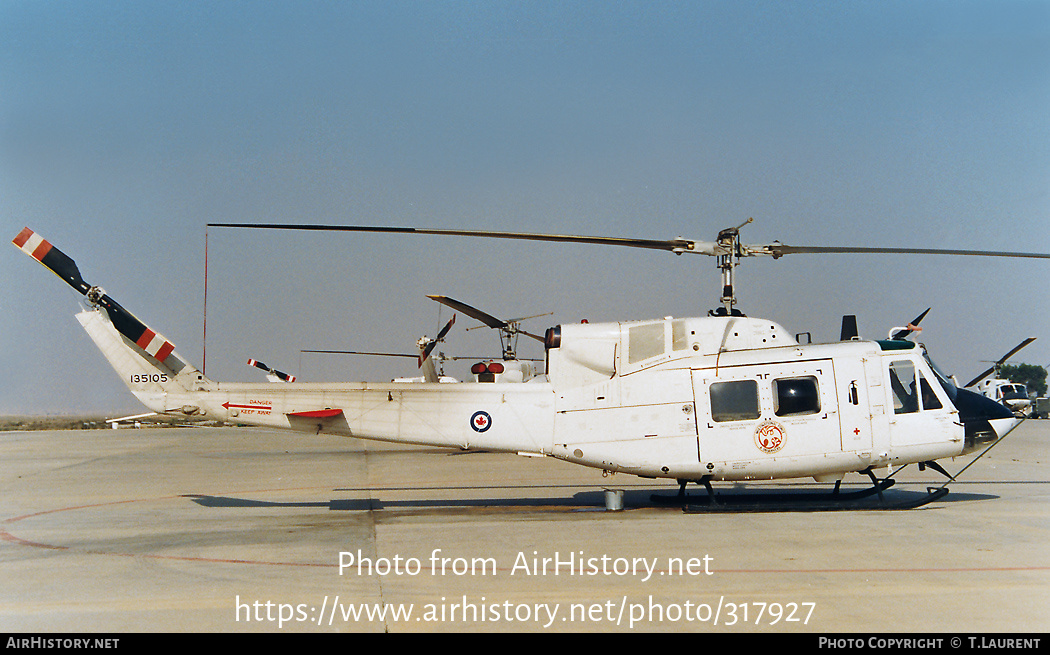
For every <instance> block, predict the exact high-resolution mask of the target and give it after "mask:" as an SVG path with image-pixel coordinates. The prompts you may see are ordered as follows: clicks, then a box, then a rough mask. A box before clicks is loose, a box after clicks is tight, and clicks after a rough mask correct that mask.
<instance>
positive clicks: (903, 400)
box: [890, 360, 919, 414]
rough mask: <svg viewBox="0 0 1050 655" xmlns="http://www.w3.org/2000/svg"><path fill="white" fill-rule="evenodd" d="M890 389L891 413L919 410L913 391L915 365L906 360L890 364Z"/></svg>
mask: <svg viewBox="0 0 1050 655" xmlns="http://www.w3.org/2000/svg"><path fill="white" fill-rule="evenodd" d="M890 390H891V391H892V392H893V413H894V414H910V413H912V412H917V411H919V398H918V396H917V395H916V393H915V365H914V364H912V363H911V362H910V361H908V360H901V361H896V362H893V363H892V364H890Z"/></svg>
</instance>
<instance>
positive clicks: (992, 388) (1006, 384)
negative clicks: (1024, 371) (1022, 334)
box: [966, 337, 1035, 416]
mask: <svg viewBox="0 0 1050 655" xmlns="http://www.w3.org/2000/svg"><path fill="white" fill-rule="evenodd" d="M1033 341H1035V337H1028V338H1027V339H1025V340H1024V341H1022V342H1021V343H1020V344H1018V345H1017V346H1015V347H1014V349H1013V350H1011V351H1010V352H1008V353H1006V354H1005V355H1003V356H1002V357H1000V358H999V359H998V360H996V361H995V362H993V363H992V365H991V366H989V367H988V368H987V369H986V370H984V371H982V372H981V374H980V375H978V376H977V377H975V378H974V379H972V380H970V382H969V383H968V384H966V386H967V387H972V386H974V385H975V384H976V385H977V392H978V393H980V394H982V395H984V396H986V397H987V398H991V399H992V400H994V401H995V402H997V403H1001V404H1002V405H1003V406H1005V407H1006V408H1007V409H1009V410H1010V411H1011V412H1013V413H1014V414H1015V415H1017V416H1028V415H1029V414H1030V413H1031V410H1032V399H1031V397H1030V396H1029V395H1028V387H1027V386H1025V385H1023V384H1020V383H1016V382H1011V381H1010V380H1006V379H1003V378H1002V377H1001V374H1000V368H1001V367H1002V365H1003V364H1005V363H1006V360H1008V359H1010V357H1011V356H1012V355H1013V354H1014V353H1016V352H1017V351H1019V350H1020V349H1022V348H1024V347H1025V346H1027V345H1028V344H1030V343H1032V342H1033ZM989 375H992V376H993V377H992V378H991V379H988V380H986V379H985V378H987V377H988V376H989Z"/></svg>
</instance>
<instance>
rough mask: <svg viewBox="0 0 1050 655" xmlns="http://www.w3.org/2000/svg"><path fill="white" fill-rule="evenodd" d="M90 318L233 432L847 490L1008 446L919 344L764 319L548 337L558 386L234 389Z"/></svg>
mask: <svg viewBox="0 0 1050 655" xmlns="http://www.w3.org/2000/svg"><path fill="white" fill-rule="evenodd" d="M78 316H79V318H80V320H81V322H82V323H83V324H84V326H85V328H86V329H87V331H88V333H89V334H90V335H91V336H92V338H93V339H94V340H95V341H96V343H97V344H98V345H99V347H100V348H101V349H102V351H103V352H104V353H106V354H107V357H109V359H110V361H111V363H112V364H113V366H114V367H115V368H116V369H117V371H118V372H119V373H120V374H121V375H122V377H123V378H124V379H125V383H126V384H127V385H128V387H129V388H130V389H131V390H132V392H134V393H135V395H136V396H137V397H138V398H139V399H140V400H141V401H142V402H143V403H144V404H146V405H147V406H149V407H150V408H151V409H153V410H154V411H157V412H162V413H168V414H174V415H184V416H193V417H198V418H205V419H212V420H221V421H225V422H229V423H235V424H244V425H255V426H264V427H271V428H281V429H290V430H297V431H304V432H311V433H326V434H333V435H341V436H348V437H358V438H364V439H376V440H382V441H390V442H398V443H407V444H421V445H428V446H444V447H454V448H463V449H484V450H492V451H504V452H513V453H520V454H531V455H545V456H551V457H555V458H558V459H561V460H565V461H567V462H572V463H575V464H580V465H584V466H590V467H595V468H599V469H603V470H606V471H610V472H623V473H630V474H634V475H639V476H643V477H652V478H673V479H678V480H702V479H708V480H711V479H713V480H756V479H773V478H792V477H809V476H812V477H814V478H816V479H817V480H821V481H830V480H838V479H841V478H842V476H843V475H844V474H845V473H847V472H851V471H863V470H866V469H869V468H879V467H883V466H888V465H891V464H893V465H903V464H907V463H912V462H926V461H930V460H934V459H938V458H942V457H951V456H955V455H960V454H964V453H966V452H969V451H971V450H973V449H974V448H976V447H977V446H978V445H980V443H982V442H985V441H988V440H994V439H995V438H996V431H995V430H992V429H984V430H979V429H977V430H974V429H969V428H966V427H965V426H964V421H962V420H960V412H959V410H958V409H957V408H956V406H954V405H953V402H952V399H951V397H950V392H951V391H952V389H951V388H950V387H948V386H945V385H944V384H943V383H942V382H940V381H939V380H941V379H942V378H939V377H938V376H937V374H936V373H935V372H934V370H933V369H932V367H931V365H930V363H929V361H928V360H927V359H926V357H925V356H924V351H923V350H922V349H921V348H920V347H919V346H918V345H917V344H914V343H912V342H908V341H886V342H875V341H847V342H836V343H830V344H805V345H803V344H800V343H798V342H797V341H796V339H795V338H794V337H793V336H791V335H790V334H789V333H788V332H787V331H786V330H785V329H784V328H783V327H781V326H779V325H777V324H776V323H772V322H770V321H765V320H762V319H754V318H745V317H704V318H690V319H672V318H667V319H660V320H654V321H634V322H621V323H599V324H580V325H561V326H558V327H556V328H552V329H551V330H549V331H548V334H547V342H546V346H547V347H546V353H547V362H546V366H547V375H546V376H543V375H540V376H537V377H534V378H532V379H531V380H529V381H528V382H522V383H513V382H511V383H507V382H495V383H459V384H447V383H410V382H405V383H400V382H392V383H382V384H371V383H345V384H331V383H302V382H293V383H268V384H239V383H238V384H229V383H217V382H212V381H210V380H208V379H206V378H204V376H203V375H200V374H199V373H198V372H197V371H196V369H194V368H192V367H187V368H186V369H185V370H181V371H171V372H170V374H169V373H164V372H161V373H158V370H163V369H164V368H166V367H165V365H164V364H161V363H159V362H157V361H156V360H154V359H153V358H152V357H150V356H149V355H147V354H145V353H144V352H141V351H140V350H139V349H136V348H135V347H133V346H132V345H131V344H129V343H128V340H127V339H125V338H123V337H121V335H120V334H119V333H118V332H117V331H116V330H115V329H114V328H113V326H112V324H111V323H110V322H109V321H108V320H107V319H106V316H105V315H104V314H103V312H102V310H100V309H89V310H85V311H84V312H82V313H81V314H80V315H78ZM121 345H122V346H123V347H121ZM111 353H116V355H117V357H116V360H119V361H115V358H114V356H111ZM175 361H180V362H181V360H178V358H176V359H175ZM169 364H170V362H169ZM158 365H159V368H158ZM959 393H963V392H962V391H961V390H960V391H959ZM985 418H995V417H992V416H988V417H985ZM998 418H1002V417H998ZM987 427H988V428H991V424H987ZM999 427H1000V429H1001V427H1002V426H999ZM1000 434H1001V432H1000Z"/></svg>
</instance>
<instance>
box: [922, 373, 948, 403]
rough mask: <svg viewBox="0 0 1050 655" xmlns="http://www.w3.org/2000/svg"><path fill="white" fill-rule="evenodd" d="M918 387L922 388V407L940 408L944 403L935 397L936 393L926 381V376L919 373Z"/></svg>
mask: <svg viewBox="0 0 1050 655" xmlns="http://www.w3.org/2000/svg"><path fill="white" fill-rule="evenodd" d="M919 382H920V385H919V388H920V389H922V408H923V409H924V410H927V409H941V408H942V407H944V405H942V404H941V401H940V399H938V398H937V394H935V393H934V392H933V387H931V386H930V383H929V382H927V381H926V377H925V376H924V375H922V374H921V373H920V374H919Z"/></svg>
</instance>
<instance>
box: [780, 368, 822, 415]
mask: <svg viewBox="0 0 1050 655" xmlns="http://www.w3.org/2000/svg"><path fill="white" fill-rule="evenodd" d="M773 402H774V406H773V412H774V413H775V414H776V415H777V416H800V415H802V414H817V413H819V412H820V392H819V390H818V387H817V378H815V377H813V376H806V377H798V378H782V379H779V380H773Z"/></svg>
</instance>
